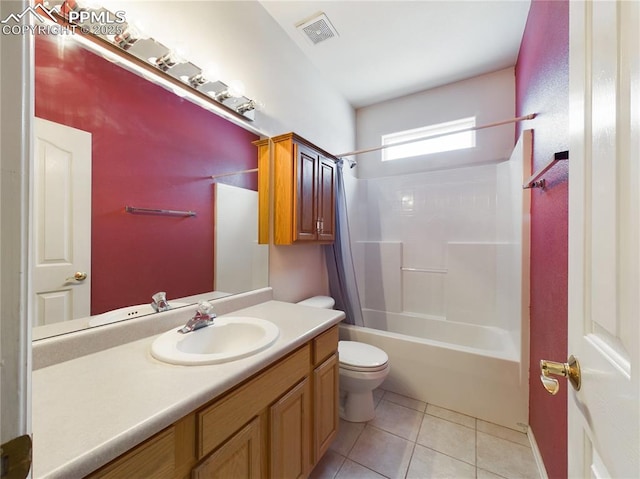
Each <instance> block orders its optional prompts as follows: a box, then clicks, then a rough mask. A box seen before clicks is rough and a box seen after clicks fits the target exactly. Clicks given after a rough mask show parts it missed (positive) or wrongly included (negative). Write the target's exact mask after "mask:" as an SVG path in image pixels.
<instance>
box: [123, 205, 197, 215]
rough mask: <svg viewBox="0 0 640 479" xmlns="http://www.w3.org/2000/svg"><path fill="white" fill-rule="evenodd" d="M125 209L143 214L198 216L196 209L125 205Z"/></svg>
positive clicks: (128, 211)
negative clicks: (182, 209) (183, 209)
mask: <svg viewBox="0 0 640 479" xmlns="http://www.w3.org/2000/svg"><path fill="white" fill-rule="evenodd" d="M124 210H125V211H126V212H127V213H132V214H143V215H164V216H196V212H195V211H179V210H165V209H159V208H139V207H137V206H125V207H124Z"/></svg>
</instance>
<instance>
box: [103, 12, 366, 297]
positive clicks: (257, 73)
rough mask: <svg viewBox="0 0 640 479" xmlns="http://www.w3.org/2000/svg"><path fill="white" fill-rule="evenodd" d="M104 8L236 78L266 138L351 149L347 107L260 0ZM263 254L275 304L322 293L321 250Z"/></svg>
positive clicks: (324, 279) (292, 249) (352, 128)
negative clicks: (255, 104) (287, 136)
mask: <svg viewBox="0 0 640 479" xmlns="http://www.w3.org/2000/svg"><path fill="white" fill-rule="evenodd" d="M104 4H105V7H106V8H109V9H110V10H112V11H115V10H123V11H125V12H126V14H127V19H139V20H141V21H142V22H143V23H144V30H145V31H146V32H147V33H148V34H150V35H151V36H152V37H153V38H156V39H157V40H159V41H161V42H162V43H165V44H166V45H168V46H169V45H176V44H178V43H181V44H182V45H183V46H186V47H188V49H189V50H190V52H189V59H190V60H191V61H192V62H193V63H195V64H197V65H199V66H205V65H207V63H209V62H211V61H215V62H216V63H217V64H218V65H219V66H220V69H221V80H222V81H226V82H228V81H230V80H234V79H240V80H242V81H243V82H244V84H245V86H246V95H247V96H248V97H249V98H252V99H255V100H258V101H260V102H262V103H263V104H264V109H263V110H262V111H258V112H256V120H255V121H254V122H253V125H254V126H255V127H257V128H259V129H260V130H262V131H263V132H264V134H265V135H267V136H275V135H279V134H281V133H287V132H289V131H295V132H296V133H298V134H299V135H301V136H302V137H304V138H306V139H307V140H309V141H311V142H312V143H314V144H316V145H317V146H319V147H321V148H322V149H324V150H326V151H328V152H333V153H339V152H342V151H350V150H353V148H354V146H355V112H354V110H353V108H352V107H351V106H350V105H349V103H348V102H347V101H346V100H345V99H344V97H342V95H341V94H339V93H338V92H337V91H336V90H334V89H333V88H332V87H331V86H330V85H329V83H328V82H326V81H325V80H324V79H323V76H322V72H319V71H318V70H316V69H315V67H314V66H312V64H311V63H310V62H309V61H308V60H307V59H306V57H305V56H304V55H303V54H302V52H301V51H300V49H299V48H298V47H297V46H295V45H294V44H293V43H292V42H291V40H290V39H289V37H288V36H287V34H286V33H285V32H284V31H283V30H282V29H281V28H280V27H279V25H278V24H277V23H276V22H275V21H274V20H273V18H272V17H271V16H270V15H269V14H268V13H267V11H266V10H265V9H264V8H263V7H262V5H261V4H260V3H258V2H256V1H164V2H162V1H160V2H157V1H129V0H127V1H122V0H105V1H104ZM269 255H270V264H269V284H270V286H271V287H273V289H274V298H275V299H281V300H285V301H296V300H298V299H304V297H306V296H308V295H315V294H327V293H328V285H327V277H326V272H324V270H325V265H324V255H323V252H322V248H321V247H320V246H316V245H303V246H289V247H275V246H273V247H271V249H270V252H269ZM310 271H311V272H317V273H318V274H311V275H310V274H308V273H309V272H310Z"/></svg>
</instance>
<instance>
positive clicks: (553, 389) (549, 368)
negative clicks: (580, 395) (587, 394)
mask: <svg viewBox="0 0 640 479" xmlns="http://www.w3.org/2000/svg"><path fill="white" fill-rule="evenodd" d="M540 372H541V373H542V374H541V375H540V381H542V385H543V386H544V388H545V389H546V390H547V392H548V393H549V394H556V393H557V392H558V391H559V390H560V383H559V382H558V380H557V379H555V378H552V377H551V376H562V377H565V378H567V379H569V382H570V383H571V385H572V386H573V389H575V390H576V391H580V363H579V362H578V360H577V359H576V358H575V357H574V356H573V355H571V356H569V361H568V362H566V363H557V362H555V361H547V360H546V359H541V360H540Z"/></svg>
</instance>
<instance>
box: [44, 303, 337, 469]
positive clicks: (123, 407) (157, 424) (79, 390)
mask: <svg viewBox="0 0 640 479" xmlns="http://www.w3.org/2000/svg"><path fill="white" fill-rule="evenodd" d="M186 310H187V308H185V310H177V311H175V312H174V313H173V314H174V315H178V316H179V317H176V318H175V319H176V320H177V319H180V322H178V323H177V324H180V323H182V324H184V323H185V322H186V321H187V320H188V319H189V317H190V313H189V312H187V311H186ZM228 312H231V311H228ZM233 315H238V316H249V317H256V318H262V319H266V320H269V321H271V322H273V323H274V324H276V325H277V326H278V327H279V328H280V336H279V338H278V340H277V341H276V343H275V344H274V345H273V346H271V347H270V348H269V349H267V350H265V351H262V352H260V353H258V354H256V355H254V356H251V357H248V358H244V359H240V360H237V361H232V362H229V363H225V364H218V365H210V366H174V365H170V364H165V363H162V362H160V361H157V360H155V359H153V357H152V356H151V354H150V346H151V343H152V341H153V340H154V339H155V337H156V336H150V337H146V338H143V339H138V340H135V341H133V342H129V343H125V344H121V345H118V346H115V347H111V348H109V349H104V350H101V351H98V352H95V353H92V354H87V355H84V356H81V357H77V358H74V359H71V360H67V361H65V362H60V363H58V364H53V365H50V366H48V367H43V368H41V369H38V370H35V371H34V372H33V379H32V382H33V416H32V417H33V438H34V443H33V477H34V478H69V477H82V476H84V475H86V474H88V473H90V472H92V471H94V470H95V469H97V468H99V467H101V466H102V465H104V464H106V463H108V462H109V461H111V460H112V459H114V458H116V457H117V456H119V455H120V454H122V453H124V452H125V451H127V450H129V449H130V448H132V447H133V446H135V445H137V444H139V443H140V442H142V441H144V440H145V439H147V438H149V437H151V436H152V435H154V434H155V433H157V432H159V431H161V430H162V429H164V428H165V427H167V426H169V425H171V424H173V423H174V422H176V421H177V420H179V419H180V418H182V417H184V416H185V415H187V414H189V413H190V412H192V411H194V410H195V409H197V408H199V407H200V406H202V405H204V404H206V403H207V402H209V401H211V400H212V399H214V398H216V397H217V396H219V395H221V394H223V393H224V392H226V391H227V390H229V389H230V388H231V387H233V386H235V385H237V384H239V383H240V382H242V381H244V380H245V379H247V378H249V377H251V376H253V375H254V374H255V373H257V372H258V371H260V370H262V369H264V368H265V367H266V366H268V365H270V364H272V363H273V362H274V361H276V360H278V359H280V358H281V357H283V356H284V355H286V354H287V353H289V352H291V351H293V350H295V349H296V348H297V347H299V346H301V345H303V344H304V343H306V342H308V341H309V340H310V339H311V338H313V337H314V336H317V335H318V334H319V333H321V332H322V331H325V330H327V329H328V328H330V327H331V326H332V325H334V324H336V323H338V322H339V321H340V320H342V319H343V318H344V313H342V312H341V311H335V310H326V309H316V308H309V307H304V306H298V305H295V304H289V303H282V302H278V301H267V302H264V303H261V304H258V305H255V306H251V307H248V308H245V309H241V310H237V311H233ZM169 327H173V326H169ZM189 334H196V333H189Z"/></svg>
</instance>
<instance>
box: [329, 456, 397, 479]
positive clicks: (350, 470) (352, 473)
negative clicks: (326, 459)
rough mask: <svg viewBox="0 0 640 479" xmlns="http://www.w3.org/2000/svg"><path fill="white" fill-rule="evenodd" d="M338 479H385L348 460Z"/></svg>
mask: <svg viewBox="0 0 640 479" xmlns="http://www.w3.org/2000/svg"><path fill="white" fill-rule="evenodd" d="M336 479H385V477H384V476H382V475H380V474H378V473H377V472H375V471H372V470H371V469H367V468H366V467H364V466H361V465H360V464H358V463H356V462H353V461H351V460H349V459H347V460H346V461H345V462H344V464H343V466H342V468H341V469H340V472H338V475H337V476H336Z"/></svg>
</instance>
